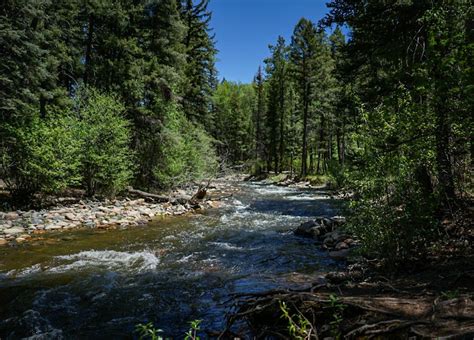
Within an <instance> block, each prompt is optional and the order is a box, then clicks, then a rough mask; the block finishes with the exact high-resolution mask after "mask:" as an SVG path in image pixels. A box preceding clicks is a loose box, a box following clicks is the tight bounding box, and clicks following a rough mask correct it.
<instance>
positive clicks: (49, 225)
mask: <svg viewBox="0 0 474 340" xmlns="http://www.w3.org/2000/svg"><path fill="white" fill-rule="evenodd" d="M44 229H45V230H59V229H62V226H61V225H57V224H48V225H46V226H45V227H44Z"/></svg>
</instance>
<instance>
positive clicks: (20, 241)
mask: <svg viewBox="0 0 474 340" xmlns="http://www.w3.org/2000/svg"><path fill="white" fill-rule="evenodd" d="M15 241H16V242H17V243H22V242H25V241H26V239H24V238H23V237H17V238H16V239H15Z"/></svg>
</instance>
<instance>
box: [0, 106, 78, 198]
mask: <svg viewBox="0 0 474 340" xmlns="http://www.w3.org/2000/svg"><path fill="white" fill-rule="evenodd" d="M76 126H77V120H76V119H75V118H74V117H72V116H60V115H58V116H57V117H53V118H49V119H44V120H42V119H40V118H39V117H34V118H33V119H32V120H31V121H30V122H29V123H28V125H23V126H20V127H16V128H15V127H12V126H9V127H8V128H7V130H8V131H9V132H10V133H9V135H10V138H11V142H12V143H11V144H10V145H9V147H8V148H7V149H3V151H4V152H2V160H1V169H2V176H1V177H2V178H4V179H5V180H6V183H7V185H8V187H9V189H10V190H11V191H12V193H13V195H14V196H15V197H17V198H24V199H26V198H28V197H29V196H30V195H31V194H33V193H35V192H37V191H43V192H47V193H57V192H60V191H61V190H63V189H65V188H66V187H68V186H72V185H76V184H78V183H79V182H80V179H81V177H80V160H79V157H78V155H79V154H80V150H81V148H82V141H81V139H79V138H78V135H77V129H76Z"/></svg>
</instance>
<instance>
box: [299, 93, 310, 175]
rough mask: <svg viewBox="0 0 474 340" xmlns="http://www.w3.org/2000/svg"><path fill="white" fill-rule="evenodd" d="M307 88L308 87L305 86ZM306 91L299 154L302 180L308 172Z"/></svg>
mask: <svg viewBox="0 0 474 340" xmlns="http://www.w3.org/2000/svg"><path fill="white" fill-rule="evenodd" d="M306 87H308V85H306ZM308 92H309V91H308V90H307V89H306V91H305V98H304V99H303V100H304V111H303V148H302V152H301V177H302V178H304V177H306V175H307V171H308V165H307V161H308V111H309V98H308V97H309V95H308Z"/></svg>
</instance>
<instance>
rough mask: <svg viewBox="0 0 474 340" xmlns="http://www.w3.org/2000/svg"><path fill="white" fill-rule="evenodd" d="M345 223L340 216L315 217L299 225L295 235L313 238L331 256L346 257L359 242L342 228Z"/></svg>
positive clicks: (336, 257)
mask: <svg viewBox="0 0 474 340" xmlns="http://www.w3.org/2000/svg"><path fill="white" fill-rule="evenodd" d="M345 223H346V219H345V218H344V217H342V216H334V217H331V218H327V217H317V218H315V219H314V220H310V221H307V222H304V223H302V224H301V225H299V226H298V227H297V228H296V230H295V235H300V236H304V237H310V238H313V239H314V240H315V241H316V244H318V245H320V246H321V249H323V250H327V251H329V256H330V257H332V258H335V259H346V258H347V257H348V256H349V254H350V251H351V249H352V248H354V247H356V246H357V245H358V244H359V242H358V241H357V240H355V239H354V238H353V237H352V236H351V235H350V234H349V233H348V232H347V231H346V230H345V229H344V225H345Z"/></svg>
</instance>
